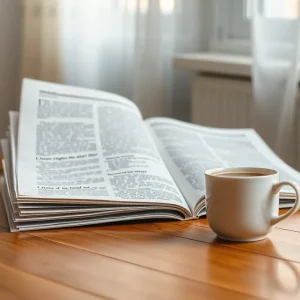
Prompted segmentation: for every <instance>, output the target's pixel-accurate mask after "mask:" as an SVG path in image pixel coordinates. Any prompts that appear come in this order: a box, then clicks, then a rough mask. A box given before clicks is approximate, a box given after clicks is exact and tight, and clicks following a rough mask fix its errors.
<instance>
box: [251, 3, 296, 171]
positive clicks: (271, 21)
mask: <svg viewBox="0 0 300 300" xmlns="http://www.w3.org/2000/svg"><path fill="white" fill-rule="evenodd" d="M271 4H272V3H271V1H268V0H265V1H263V0H261V1H260V0H254V1H253V18H252V37H253V39H252V47H253V49H252V55H253V68H252V79H253V89H254V116H255V119H254V128H255V129H256V130H257V131H258V132H259V134H260V135H261V136H262V137H263V138H264V139H265V140H266V142H267V143H268V144H269V145H270V146H271V147H272V148H273V149H274V150H275V151H276V152H277V154H278V155H279V156H281V158H282V159H284V160H285V161H286V162H288V163H289V164H291V165H294V164H295V151H296V136H295V134H296V132H295V118H296V105H297V101H296V94H297V87H298V81H299V59H300V56H299V51H300V43H299V42H300V21H299V1H294V0H293V1H286V2H285V1H282V2H281V5H282V9H279V10H277V11H276V10H275V9H274V5H277V6H278V5H280V3H279V2H278V1H276V3H275V2H273V6H272V5H271ZM270 11H271V12H272V11H275V12H276V15H272V14H271V13H270Z"/></svg>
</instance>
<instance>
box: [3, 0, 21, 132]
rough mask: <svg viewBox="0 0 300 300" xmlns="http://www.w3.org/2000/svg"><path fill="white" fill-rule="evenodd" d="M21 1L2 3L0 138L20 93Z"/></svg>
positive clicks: (4, 1)
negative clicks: (9, 112)
mask: <svg viewBox="0 0 300 300" xmlns="http://www.w3.org/2000/svg"><path fill="white" fill-rule="evenodd" d="M21 12H22V9H21V1H20V0H13V1H12V0H1V1H0V137H4V134H5V131H6V129H7V125H8V114H7V113H8V111H9V110H16V109H17V103H18V99H19V92H20V84H19V83H20V79H19V78H20V75H19V67H20V28H21V26H20V25H21V17H22V13H21Z"/></svg>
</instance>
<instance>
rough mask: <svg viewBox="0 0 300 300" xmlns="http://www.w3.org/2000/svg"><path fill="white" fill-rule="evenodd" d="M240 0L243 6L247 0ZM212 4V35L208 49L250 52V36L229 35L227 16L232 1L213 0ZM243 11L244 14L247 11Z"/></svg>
mask: <svg viewBox="0 0 300 300" xmlns="http://www.w3.org/2000/svg"><path fill="white" fill-rule="evenodd" d="M240 1H243V2H244V6H245V5H247V3H248V2H247V0H240ZM212 5H213V7H212V13H213V16H212V18H211V22H212V23H211V27H212V35H211V39H210V45H209V48H210V51H212V52H223V53H236V54H250V52H251V40H250V37H249V39H238V38H233V37H232V36H231V35H230V32H229V28H228V23H229V18H230V17H231V16H230V10H231V8H232V5H233V3H231V0H213V1H212ZM245 7H246V6H245ZM220 12H222V13H220ZM243 13H244V15H245V14H246V13H247V10H246V9H245V11H244V12H243Z"/></svg>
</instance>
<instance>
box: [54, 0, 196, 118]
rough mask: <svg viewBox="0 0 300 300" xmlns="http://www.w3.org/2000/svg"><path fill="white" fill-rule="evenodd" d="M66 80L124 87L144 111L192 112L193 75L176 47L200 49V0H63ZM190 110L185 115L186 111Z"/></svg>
mask: <svg viewBox="0 0 300 300" xmlns="http://www.w3.org/2000/svg"><path fill="white" fill-rule="evenodd" d="M60 5H61V10H60V11H61V16H60V24H59V26H60V28H61V59H62V71H63V78H64V82H66V83H69V84H74V85H79V86H85V87H90V88H95V89H102V90H106V91H109V92H114V93H118V94H120V95H123V96H125V97H128V98H130V99H131V100H133V101H134V102H135V103H136V104H137V105H138V106H139V108H140V109H141V111H142V113H143V115H144V117H150V116H161V115H166V116H175V117H180V118H183V119H185V118H187V115H188V113H189V111H188V110H189V108H188V106H187V102H188V97H189V90H190V89H189V83H188V82H189V81H188V77H187V75H185V74H183V73H182V72H180V71H175V70H174V68H173V61H172V59H173V56H174V54H176V53H180V52H187V51H190V52H191V51H198V50H199V39H200V34H199V31H200V26H199V24H200V21H199V15H200V1H198V0H189V1H183V0H62V1H60ZM183 110H185V115H184V114H183V115H180V113H182V111H183Z"/></svg>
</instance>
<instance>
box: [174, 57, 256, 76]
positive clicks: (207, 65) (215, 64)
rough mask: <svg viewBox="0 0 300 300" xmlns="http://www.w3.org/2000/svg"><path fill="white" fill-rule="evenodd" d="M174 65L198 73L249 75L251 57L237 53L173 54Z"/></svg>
mask: <svg viewBox="0 0 300 300" xmlns="http://www.w3.org/2000/svg"><path fill="white" fill-rule="evenodd" d="M174 65H175V68H177V69H183V70H188V71H194V72H200V73H202V72H203V73H211V74H222V75H232V76H244V77H251V66H252V58H251V57H250V56H245V55H238V54H236V55H235V54H221V53H212V52H206V53H205V52H203V53H187V54H181V55H177V56H175V57H174Z"/></svg>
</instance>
